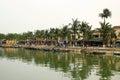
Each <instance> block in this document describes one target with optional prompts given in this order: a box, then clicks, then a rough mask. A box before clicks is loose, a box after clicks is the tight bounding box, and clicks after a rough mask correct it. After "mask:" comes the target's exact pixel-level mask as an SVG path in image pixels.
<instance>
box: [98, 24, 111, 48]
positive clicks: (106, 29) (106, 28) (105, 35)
mask: <svg viewBox="0 0 120 80" xmlns="http://www.w3.org/2000/svg"><path fill="white" fill-rule="evenodd" d="M100 25H101V28H98V31H99V32H100V34H101V36H102V40H103V47H104V46H105V45H106V44H107V43H108V40H109V35H110V32H111V25H110V24H109V23H105V22H103V23H102V22H101V23H100Z"/></svg>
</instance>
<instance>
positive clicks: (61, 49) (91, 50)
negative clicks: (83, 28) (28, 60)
mask: <svg viewBox="0 0 120 80" xmlns="http://www.w3.org/2000/svg"><path fill="white" fill-rule="evenodd" d="M1 47H3V48H25V49H29V50H44V51H54V52H75V53H81V52H84V53H87V54H106V53H107V54H111V53H114V52H117V53H119V54H120V48H108V47H106V48H103V47H80V46H74V47H73V46H68V47H58V46H54V45H51V46H47V45H31V46H28V45H19V46H15V45H14V46H13V45H2V46H1Z"/></svg>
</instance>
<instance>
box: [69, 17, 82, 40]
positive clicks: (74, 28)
mask: <svg viewBox="0 0 120 80" xmlns="http://www.w3.org/2000/svg"><path fill="white" fill-rule="evenodd" d="M72 21H73V22H72V23H71V24H70V25H71V26H72V27H71V29H72V31H73V36H74V37H73V39H74V40H75V39H76V37H75V35H76V33H77V31H78V28H79V26H80V21H78V20H77V19H75V20H74V19H72Z"/></svg>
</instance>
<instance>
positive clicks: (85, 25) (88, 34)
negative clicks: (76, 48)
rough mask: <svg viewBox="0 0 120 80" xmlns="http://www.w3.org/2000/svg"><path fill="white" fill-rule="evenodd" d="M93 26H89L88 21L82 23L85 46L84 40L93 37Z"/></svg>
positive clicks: (81, 30) (81, 31)
mask: <svg viewBox="0 0 120 80" xmlns="http://www.w3.org/2000/svg"><path fill="white" fill-rule="evenodd" d="M91 27H92V26H89V24H88V23H87V22H84V21H83V22H82V23H81V24H80V28H79V30H80V33H81V34H83V46H84V40H89V39H90V38H92V30H91Z"/></svg>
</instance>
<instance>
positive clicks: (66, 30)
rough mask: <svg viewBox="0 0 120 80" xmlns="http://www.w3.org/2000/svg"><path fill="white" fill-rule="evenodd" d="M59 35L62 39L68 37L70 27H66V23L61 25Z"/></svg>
mask: <svg viewBox="0 0 120 80" xmlns="http://www.w3.org/2000/svg"><path fill="white" fill-rule="evenodd" d="M61 36H62V38H63V39H65V38H67V39H68V38H69V37H70V29H69V28H68V25H65V26H63V28H62V30H61Z"/></svg>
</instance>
